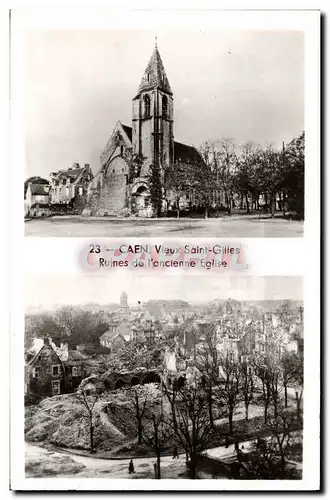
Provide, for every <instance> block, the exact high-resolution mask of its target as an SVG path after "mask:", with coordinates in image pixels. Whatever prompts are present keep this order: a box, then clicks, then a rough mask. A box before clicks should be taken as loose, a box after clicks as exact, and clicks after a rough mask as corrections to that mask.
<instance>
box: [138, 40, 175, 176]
mask: <svg viewBox="0 0 330 500" xmlns="http://www.w3.org/2000/svg"><path fill="white" fill-rule="evenodd" d="M132 143H133V153H135V154H139V155H141V156H142V157H143V158H144V163H143V167H142V171H141V173H140V175H141V177H145V176H146V175H147V174H148V171H149V168H150V165H155V166H159V167H160V168H161V169H163V168H164V167H169V166H170V165H172V164H173V161H174V137H173V93H172V90H171V87H170V84H169V81H168V78H167V76H166V73H165V69H164V65H163V62H162V59H161V57H160V54H159V51H158V48H157V44H156V45H155V48H154V51H153V54H152V56H151V59H150V61H149V63H148V65H147V67H146V69H145V72H144V74H143V76H142V80H141V83H140V86H139V89H138V92H137V95H136V96H135V97H134V99H133V116H132Z"/></svg>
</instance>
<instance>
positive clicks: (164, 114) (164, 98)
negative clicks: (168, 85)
mask: <svg viewBox="0 0 330 500" xmlns="http://www.w3.org/2000/svg"><path fill="white" fill-rule="evenodd" d="M162 110H163V116H164V117H166V116H167V97H166V95H164V96H163V99H162Z"/></svg>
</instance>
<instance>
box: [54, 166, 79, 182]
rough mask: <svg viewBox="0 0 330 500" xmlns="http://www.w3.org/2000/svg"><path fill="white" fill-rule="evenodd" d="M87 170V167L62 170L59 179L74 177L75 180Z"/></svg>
mask: <svg viewBox="0 0 330 500" xmlns="http://www.w3.org/2000/svg"><path fill="white" fill-rule="evenodd" d="M84 170H85V167H79V168H74V169H73V168H72V169H69V168H68V169H67V170H62V171H60V172H59V173H58V175H57V177H56V178H57V179H66V178H68V177H73V178H74V179H75V180H77V178H78V177H79V176H80V174H81V173H82V172H83V171H84Z"/></svg>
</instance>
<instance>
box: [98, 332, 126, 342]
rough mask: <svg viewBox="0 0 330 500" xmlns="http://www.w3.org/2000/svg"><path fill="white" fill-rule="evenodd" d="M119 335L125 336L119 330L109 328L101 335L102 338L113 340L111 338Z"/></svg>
mask: <svg viewBox="0 0 330 500" xmlns="http://www.w3.org/2000/svg"><path fill="white" fill-rule="evenodd" d="M118 336H121V337H123V336H122V335H121V333H119V332H118V331H117V330H108V331H107V332H104V333H103V335H101V337H100V340H108V341H111V340H113V339H115V338H116V337H118ZM123 338H124V337H123Z"/></svg>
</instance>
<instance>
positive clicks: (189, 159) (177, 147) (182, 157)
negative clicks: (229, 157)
mask: <svg viewBox="0 0 330 500" xmlns="http://www.w3.org/2000/svg"><path fill="white" fill-rule="evenodd" d="M122 127H123V129H124V130H125V132H126V134H127V136H128V138H129V140H130V141H132V127H128V126H127V125H122ZM174 161H181V162H183V163H184V162H186V163H199V162H200V161H202V158H201V156H200V154H199V152H198V151H197V149H196V148H194V146H188V144H182V142H176V141H174Z"/></svg>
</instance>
